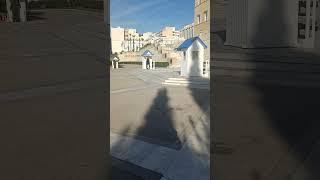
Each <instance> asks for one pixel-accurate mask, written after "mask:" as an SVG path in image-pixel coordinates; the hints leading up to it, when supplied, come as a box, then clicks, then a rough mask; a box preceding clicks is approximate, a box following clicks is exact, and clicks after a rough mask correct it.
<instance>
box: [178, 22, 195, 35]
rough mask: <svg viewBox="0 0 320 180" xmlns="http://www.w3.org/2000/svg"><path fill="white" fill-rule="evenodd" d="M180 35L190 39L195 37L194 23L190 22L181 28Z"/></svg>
mask: <svg viewBox="0 0 320 180" xmlns="http://www.w3.org/2000/svg"><path fill="white" fill-rule="evenodd" d="M180 37H181V38H183V39H189V38H192V37H194V24H193V23H191V24H188V25H186V26H184V27H183V28H182V29H181V30H180Z"/></svg>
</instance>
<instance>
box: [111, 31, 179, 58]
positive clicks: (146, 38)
mask: <svg viewBox="0 0 320 180" xmlns="http://www.w3.org/2000/svg"><path fill="white" fill-rule="evenodd" d="M111 41H112V52H113V53H120V52H137V51H139V50H140V49H141V48H142V47H143V46H145V45H147V44H158V45H161V46H172V45H174V44H177V43H179V42H181V41H182V40H181V38H180V32H179V31H177V30H176V28H175V27H164V28H163V29H161V31H160V32H158V33H153V32H145V33H142V34H139V33H138V32H137V30H136V29H130V28H121V27H116V28H113V27H112V28H111Z"/></svg>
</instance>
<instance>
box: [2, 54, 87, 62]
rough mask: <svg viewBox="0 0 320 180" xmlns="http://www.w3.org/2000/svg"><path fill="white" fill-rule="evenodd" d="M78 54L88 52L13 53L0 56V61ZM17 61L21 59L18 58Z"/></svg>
mask: <svg viewBox="0 0 320 180" xmlns="http://www.w3.org/2000/svg"><path fill="white" fill-rule="evenodd" d="M79 54H88V51H79V52H74V53H52V54H50V53H42V54H41V53H40V54H37V55H33V54H24V55H13V56H11V55H10V56H0V59H1V60H0V63H7V62H12V61H10V60H3V59H7V58H38V57H48V56H49V57H56V56H69V55H79ZM19 61H21V60H20V59H19ZM22 61H38V60H30V59H22Z"/></svg>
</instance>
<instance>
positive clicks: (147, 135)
mask: <svg viewBox="0 0 320 180" xmlns="http://www.w3.org/2000/svg"><path fill="white" fill-rule="evenodd" d="M170 76H171V77H175V76H177V74H176V72H174V71H172V70H170V69H160V68H159V69H158V70H157V71H149V70H141V69H140V66H135V65H127V66H126V67H124V68H123V69H115V70H112V71H111V97H110V98H111V119H110V120H111V122H110V128H111V132H110V133H111V135H110V143H111V145H110V148H111V149H110V151H111V155H112V156H114V157H117V158H119V159H122V160H125V161H128V162H131V163H134V164H136V165H139V166H141V167H143V168H146V169H149V170H152V171H155V172H158V173H161V174H162V175H163V176H164V177H163V179H172V180H179V179H184V180H188V179H204V180H207V179H209V177H210V173H209V164H210V163H209V159H210V156H209V149H210V148H209V147H210V145H209V142H210V139H209V136H210V129H209V128H210V123H209V118H208V117H209V101H208V97H209V91H208V90H194V89H189V88H188V87H163V86H162V85H161V83H162V82H163V81H164V80H165V79H167V78H168V77H170ZM121 80H122V81H121ZM125 80H126V81H125ZM128 80H129V81H128ZM139 87H140V88H139ZM122 89H123V90H124V91H121V90H122ZM119 112H122V113H119Z"/></svg>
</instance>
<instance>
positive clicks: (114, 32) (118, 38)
mask: <svg viewBox="0 0 320 180" xmlns="http://www.w3.org/2000/svg"><path fill="white" fill-rule="evenodd" d="M124 32H125V29H124V28H121V27H117V28H111V44H112V47H111V49H112V53H120V52H122V51H123V48H122V44H123V41H124Z"/></svg>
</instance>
